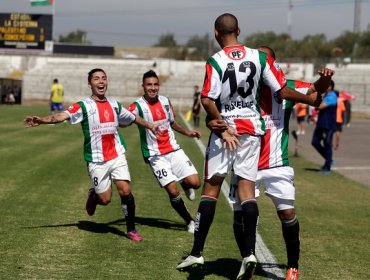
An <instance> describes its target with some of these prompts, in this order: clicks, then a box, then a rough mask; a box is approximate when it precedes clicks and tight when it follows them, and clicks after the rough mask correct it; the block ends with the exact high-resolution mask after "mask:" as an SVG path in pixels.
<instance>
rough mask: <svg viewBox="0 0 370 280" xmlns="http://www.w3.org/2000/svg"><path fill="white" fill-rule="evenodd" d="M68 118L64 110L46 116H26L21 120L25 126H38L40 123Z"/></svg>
mask: <svg viewBox="0 0 370 280" xmlns="http://www.w3.org/2000/svg"><path fill="white" fill-rule="evenodd" d="M68 119H69V115H68V114H67V113H65V112H61V113H57V114H55V115H50V116H46V117H39V116H27V117H26V118H25V119H24V120H23V121H24V123H25V125H26V126H27V127H34V126H39V125H40V124H56V123H61V122H63V121H65V120H68Z"/></svg>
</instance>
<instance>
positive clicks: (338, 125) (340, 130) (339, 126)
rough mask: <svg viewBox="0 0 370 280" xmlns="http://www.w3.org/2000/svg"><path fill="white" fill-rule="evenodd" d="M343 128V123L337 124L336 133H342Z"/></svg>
mask: <svg viewBox="0 0 370 280" xmlns="http://www.w3.org/2000/svg"><path fill="white" fill-rule="evenodd" d="M342 126H343V123H339V122H337V124H336V126H335V131H339V132H342Z"/></svg>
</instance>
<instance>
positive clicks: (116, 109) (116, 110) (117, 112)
mask: <svg viewBox="0 0 370 280" xmlns="http://www.w3.org/2000/svg"><path fill="white" fill-rule="evenodd" d="M114 111H115V112H116V114H117V115H119V111H118V108H117V107H115V108H114Z"/></svg>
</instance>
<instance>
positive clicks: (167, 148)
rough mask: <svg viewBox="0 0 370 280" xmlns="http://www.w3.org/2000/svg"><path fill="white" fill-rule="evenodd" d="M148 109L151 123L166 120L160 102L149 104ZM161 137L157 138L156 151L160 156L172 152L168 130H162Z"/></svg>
mask: <svg viewBox="0 0 370 280" xmlns="http://www.w3.org/2000/svg"><path fill="white" fill-rule="evenodd" d="M148 106H149V109H150V112H151V114H152V117H153V121H154V122H155V121H161V120H165V119H167V116H166V113H165V112H164V110H163V107H162V104H161V102H156V103H155V104H149V103H148ZM162 133H163V134H162V135H160V136H157V137H156V138H157V143H158V150H159V152H160V153H161V154H167V153H169V152H172V151H173V147H172V145H171V142H170V137H169V133H168V130H167V129H166V130H162Z"/></svg>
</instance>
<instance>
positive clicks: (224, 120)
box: [177, 13, 321, 279]
mask: <svg viewBox="0 0 370 280" xmlns="http://www.w3.org/2000/svg"><path fill="white" fill-rule="evenodd" d="M214 27H215V30H214V34H215V38H216V40H217V42H218V43H219V45H220V47H221V48H222V50H221V51H219V52H217V53H215V54H214V55H213V56H211V57H210V58H209V59H208V60H207V63H206V74H205V79H204V84H203V90H202V93H201V98H202V99H201V102H202V105H203V107H204V109H205V111H206V113H207V122H209V121H214V122H216V123H217V125H219V127H220V130H221V131H217V132H216V131H212V132H211V135H210V139H209V141H208V146H207V150H206V159H205V172H204V173H205V178H204V185H203V191H202V196H201V201H200V204H199V207H198V212H197V214H196V221H195V224H196V227H195V233H194V242H193V247H192V250H191V252H190V255H188V256H187V257H186V258H185V260H183V261H182V262H181V263H180V264H179V265H178V266H177V269H179V270H185V269H188V268H191V267H196V266H199V265H202V264H204V257H203V253H202V252H203V248H204V245H205V241H206V238H207V235H208V231H209V229H210V227H211V224H212V222H213V218H214V215H215V210H216V203H217V200H218V197H219V194H220V190H221V185H222V183H223V181H224V179H225V177H226V176H227V174H228V172H229V171H230V170H231V169H233V170H234V172H235V174H236V175H237V185H238V195H239V198H240V201H241V208H242V219H243V221H244V223H243V232H244V236H243V237H244V243H243V246H244V251H245V257H244V258H243V260H242V264H241V267H240V270H239V273H238V276H237V279H250V278H252V277H253V273H254V270H255V267H256V264H257V259H256V257H255V243H256V226H257V219H258V206H257V200H256V198H255V181H256V178H257V170H258V159H259V152H260V143H261V136H262V135H264V134H265V125H264V121H263V118H262V117H261V113H260V110H259V108H260V97H261V95H260V93H261V92H260V85H261V83H262V82H263V83H264V84H266V85H268V86H269V87H270V88H271V90H272V91H274V94H275V95H276V96H275V97H276V98H279V99H280V98H288V97H292V98H293V97H296V98H297V100H295V101H297V102H305V103H309V104H313V105H315V104H317V103H319V102H321V100H320V99H319V98H318V95H317V93H314V94H312V95H307V96H306V95H302V94H300V93H298V92H296V91H294V90H292V89H290V88H288V87H287V86H286V79H285V75H284V73H283V72H282V71H281V69H280V67H279V66H278V65H277V64H276V62H275V60H274V59H273V58H272V57H271V56H267V55H266V54H265V53H263V52H260V51H258V50H256V49H251V48H248V47H246V46H244V45H242V44H240V43H239V42H238V36H239V34H240V29H239V26H238V20H237V18H236V17H235V16H234V15H232V14H228V13H226V14H222V15H220V16H219V17H218V18H217V19H216V21H215V25H214Z"/></svg>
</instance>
